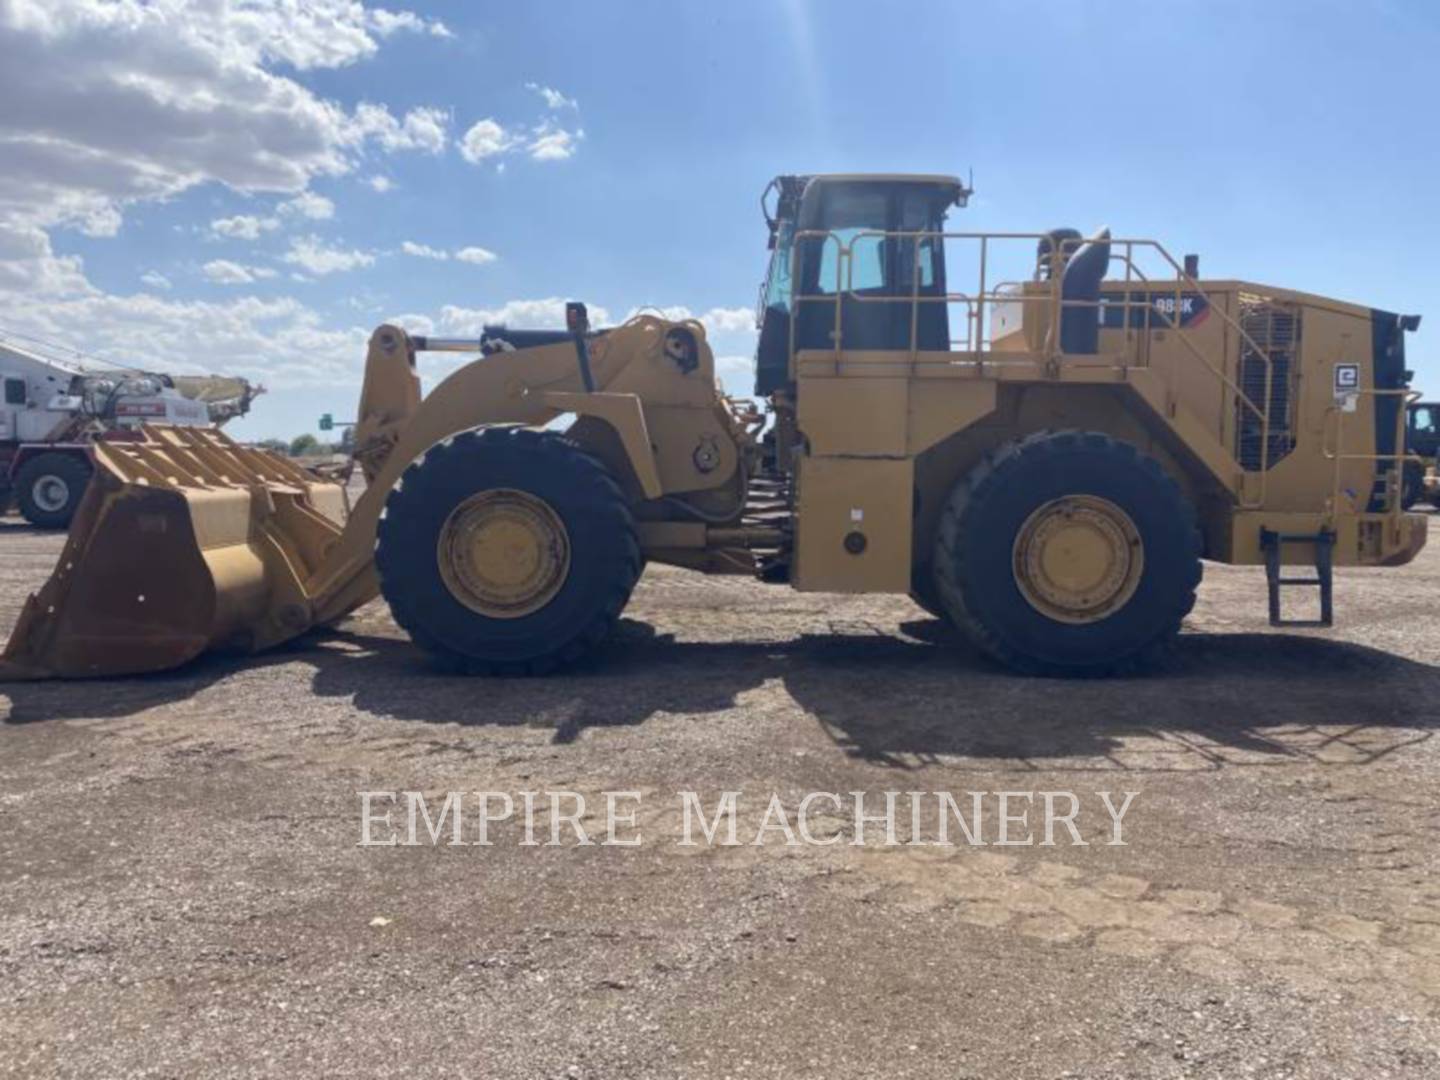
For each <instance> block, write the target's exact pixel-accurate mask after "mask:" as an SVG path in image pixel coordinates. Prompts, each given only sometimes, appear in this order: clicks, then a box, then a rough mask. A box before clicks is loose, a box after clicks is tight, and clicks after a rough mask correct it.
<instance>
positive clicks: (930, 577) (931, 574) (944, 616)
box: [910, 565, 950, 622]
mask: <svg viewBox="0 0 1440 1080" xmlns="http://www.w3.org/2000/svg"><path fill="white" fill-rule="evenodd" d="M910 599H911V600H913V601H914V602H915V606H916V607H918V608H919V609H920V610H921V611H923V612H925V614H927V615H933V616H934V617H935V618H937V619H940V620H941V621H942V622H949V621H950V613H949V612H947V611H946V610H945V601H944V600H943V599H942V598H941V596H940V591H939V589H938V588H937V587H936V584H935V570H934V568H932V567H931V566H929V565H924V566H917V567H915V572H914V573H913V574H912V575H911V577H910Z"/></svg>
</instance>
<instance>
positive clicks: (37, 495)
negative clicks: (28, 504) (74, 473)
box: [30, 475, 70, 514]
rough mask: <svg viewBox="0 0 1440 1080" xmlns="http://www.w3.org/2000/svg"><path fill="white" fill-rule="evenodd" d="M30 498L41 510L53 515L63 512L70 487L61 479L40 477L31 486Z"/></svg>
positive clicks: (68, 497) (68, 498)
mask: <svg viewBox="0 0 1440 1080" xmlns="http://www.w3.org/2000/svg"><path fill="white" fill-rule="evenodd" d="M30 497H31V499H33V500H34V502H35V505H36V506H38V507H39V508H40V509H41V510H44V511H45V512H46V513H47V514H54V513H57V512H58V511H60V510H64V509H65V504H66V503H68V502H69V501H70V485H69V484H67V483H66V482H65V480H64V478H63V477H59V476H54V475H47V476H42V477H39V478H38V479H37V480H36V481H35V483H34V484H33V485H32V486H31V488H30Z"/></svg>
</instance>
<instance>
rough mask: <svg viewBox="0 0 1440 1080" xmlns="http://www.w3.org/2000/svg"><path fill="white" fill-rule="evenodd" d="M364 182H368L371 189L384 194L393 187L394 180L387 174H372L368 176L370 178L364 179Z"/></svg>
mask: <svg viewBox="0 0 1440 1080" xmlns="http://www.w3.org/2000/svg"><path fill="white" fill-rule="evenodd" d="M365 183H366V184H368V185H369V186H370V187H371V189H372V190H374V191H378V192H379V193H380V194H381V195H384V194H385V193H386V192H387V191H391V190H393V189H394V187H395V181H393V180H391V179H390V178H389V177H388V176H372V177H370V179H368V180H366V181H365Z"/></svg>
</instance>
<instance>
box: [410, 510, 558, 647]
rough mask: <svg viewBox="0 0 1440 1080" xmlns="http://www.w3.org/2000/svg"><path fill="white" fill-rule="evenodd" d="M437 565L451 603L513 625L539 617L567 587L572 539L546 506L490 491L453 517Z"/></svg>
mask: <svg viewBox="0 0 1440 1080" xmlns="http://www.w3.org/2000/svg"><path fill="white" fill-rule="evenodd" d="M436 557H437V560H438V562H439V565H440V577H441V579H442V580H443V581H444V582H445V587H446V588H447V589H449V590H450V593H451V595H452V596H454V597H455V599H456V600H458V601H460V603H462V604H464V605H465V606H466V607H468V608H470V609H471V610H472V611H475V612H478V613H479V614H481V615H484V616H486V617H488V618H492V619H518V618H521V617H522V616H525V615H529V614H532V613H533V612H536V611H539V610H540V609H541V608H543V607H544V606H545V605H546V604H548V603H549V602H550V601H551V600H553V599H554V598H555V594H556V593H558V592H559V591H560V589H561V586H563V585H564V584H565V579H566V577H567V576H568V575H569V573H570V536H569V534H568V533H567V532H566V531H565V523H564V522H563V521H561V520H560V515H558V514H557V513H555V511H554V509H553V508H552V507H551V506H550V504H549V503H547V502H546V501H545V500H544V499H541V498H539V497H538V496H535V495H531V494H530V493H529V492H527V491H516V490H514V489H513V488H492V489H490V490H489V491H481V492H478V493H477V494H474V495H471V496H470V497H469V498H468V499H466V500H465V501H464V502H462V503H460V505H459V506H457V507H455V509H454V510H453V511H451V513H450V516H449V517H448V518H447V519H446V521H445V525H444V527H442V528H441V530H440V540H439V544H438V546H437V550H436Z"/></svg>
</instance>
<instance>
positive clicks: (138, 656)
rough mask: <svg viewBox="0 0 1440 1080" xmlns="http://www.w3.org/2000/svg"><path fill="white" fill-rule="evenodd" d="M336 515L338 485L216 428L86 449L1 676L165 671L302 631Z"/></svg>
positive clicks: (157, 430) (340, 503)
mask: <svg viewBox="0 0 1440 1080" xmlns="http://www.w3.org/2000/svg"><path fill="white" fill-rule="evenodd" d="M345 515H346V503H345V499H344V492H343V490H342V489H341V488H340V486H339V485H338V484H333V483H323V482H319V481H316V480H315V479H314V478H313V477H311V476H310V474H308V473H306V472H305V471H304V470H303V469H300V468H299V467H298V466H296V465H295V464H294V463H292V462H290V461H287V460H285V459H284V458H281V457H277V456H275V455H272V454H267V453H263V452H260V451H256V450H250V449H247V448H245V447H242V446H240V445H239V444H238V443H236V442H234V441H233V440H232V439H230V438H228V437H227V436H225V435H223V434H221V433H220V432H218V431H211V430H207V429H196V428H171V427H160V426H147V427H144V428H142V429H141V430H140V431H139V432H138V433H137V435H136V437H135V438H133V439H126V440H124V441H120V440H111V441H106V442H103V443H100V444H97V446H96V448H95V476H94V479H93V480H92V482H91V484H90V486H89V488H88V490H87V491H86V494H85V498H84V500H83V501H82V503H81V505H80V507H79V509H78V510H77V512H76V515H75V518H74V520H73V521H72V522H71V525H70V535H69V536H68V538H67V539H66V542H65V547H64V550H63V551H62V552H61V554H60V560H59V562H58V563H57V564H56V567H55V570H54V571H53V572H52V574H51V576H50V579H49V580H48V581H47V582H46V583H45V584H44V585H43V586H42V587H41V588H40V590H39V591H38V592H37V593H35V594H33V595H32V596H31V597H30V598H29V600H28V601H27V602H26V604H25V607H24V610H23V611H22V612H21V615H20V618H19V620H18V621H17V623H16V625H15V629H14V630H13V631H12V633H11V635H10V639H9V641H8V642H7V643H6V646H5V651H4V654H3V655H0V680H14V679H43V678H54V677H61V678H76V677H85V676H105V675H127V674H137V673H141V672H150V671H163V670H165V669H168V668H173V667H177V666H179V665H181V664H183V663H185V662H186V661H188V660H191V659H193V658H194V657H196V656H198V655H199V654H200V653H202V652H205V651H207V650H211V649H236V650H241V651H252V650H255V649H259V648H264V647H266V646H268V645H272V644H275V643H277V642H279V641H283V640H285V639H286V638H289V637H293V636H295V635H296V634H298V633H302V632H304V631H305V630H307V629H309V628H310V626H311V625H312V620H311V617H310V611H311V604H310V601H309V592H308V585H309V581H310V578H311V576H312V574H313V573H314V571H315V569H316V568H317V566H318V565H319V563H320V560H321V558H322V556H323V553H324V552H325V550H326V549H327V548H328V547H329V546H330V545H331V544H333V543H334V541H335V540H336V539H337V538H338V537H339V536H340V534H341V532H342V530H343V523H344V519H345Z"/></svg>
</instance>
